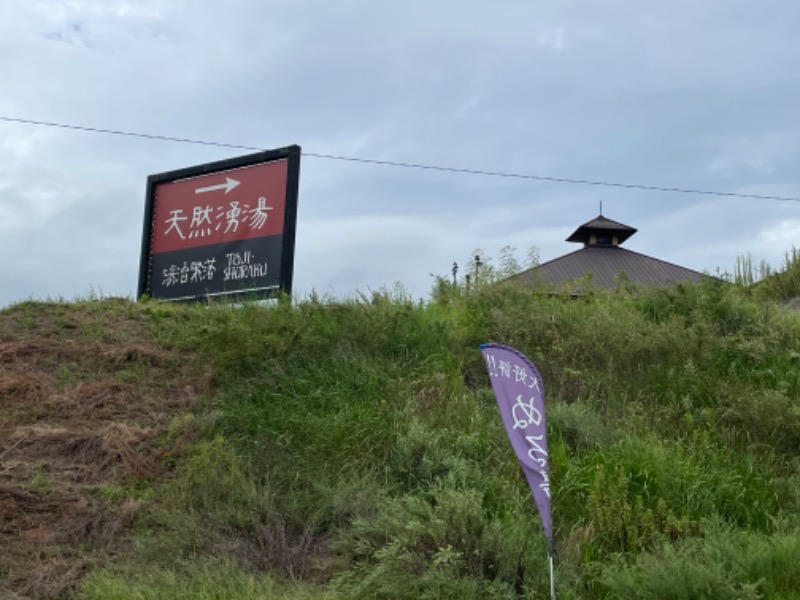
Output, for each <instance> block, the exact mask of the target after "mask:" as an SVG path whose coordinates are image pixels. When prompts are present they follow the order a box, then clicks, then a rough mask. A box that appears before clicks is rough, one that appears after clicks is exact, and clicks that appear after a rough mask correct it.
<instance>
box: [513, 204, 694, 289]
mask: <svg viewBox="0 0 800 600" xmlns="http://www.w3.org/2000/svg"><path fill="white" fill-rule="evenodd" d="M636 231H637V230H636V229H635V228H633V227H630V226H628V225H624V224H623V223H619V222H617V221H613V220H611V219H608V218H606V217H604V216H603V215H602V214H601V215H600V216H598V217H597V218H595V219H592V220H591V221H588V222H587V223H584V224H583V225H581V226H580V227H578V229H576V230H575V232H574V233H573V234H572V235H571V236H569V237H568V238H567V241H568V242H581V243H583V244H584V247H583V248H581V249H580V250H576V251H575V252H571V253H569V254H565V255H564V256H561V257H559V258H555V259H553V260H551V261H548V262H545V263H542V264H541V265H538V266H536V267H533V268H531V269H528V270H527V271H523V272H522V273H520V274H518V275H516V276H515V277H514V279H517V280H518V281H520V282H522V283H526V284H536V283H549V284H562V283H567V282H571V281H574V280H576V279H580V278H582V277H585V276H587V275H589V274H591V281H592V283H593V284H594V285H597V286H601V287H605V288H609V289H612V290H613V289H616V288H617V287H618V286H619V285H620V283H621V274H623V273H624V274H625V276H626V279H627V280H628V281H630V282H631V283H635V284H639V285H644V286H662V287H663V286H670V285H674V284H677V283H680V282H682V281H692V282H698V281H700V280H701V279H703V278H704V277H707V275H705V274H703V273H700V272H698V271H694V270H692V269H687V268H685V267H681V266H679V265H675V264H672V263H670V262H667V261H665V260H661V259H658V258H653V257H652V256H647V255H646V254H640V253H639V252H633V251H632V250H627V249H626V248H621V247H620V246H619V244H620V243H622V242H624V241H625V240H627V239H628V238H629V237H631V236H632V235H633V234H634V233H636ZM597 234H604V235H606V236H607V235H609V234H611V235H612V236H614V237H615V238H616V240H615V243H611V244H606V243H601V244H598V243H597V238H596V237H595V238H594V240H592V237H591V236H592V235H594V236H597Z"/></svg>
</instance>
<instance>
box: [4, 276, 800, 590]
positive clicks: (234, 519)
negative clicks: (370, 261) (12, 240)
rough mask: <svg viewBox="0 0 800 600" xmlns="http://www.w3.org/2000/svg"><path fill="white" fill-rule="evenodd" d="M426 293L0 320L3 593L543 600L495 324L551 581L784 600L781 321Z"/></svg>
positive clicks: (786, 396) (36, 311) (797, 384)
mask: <svg viewBox="0 0 800 600" xmlns="http://www.w3.org/2000/svg"><path fill="white" fill-rule="evenodd" d="M437 298H438V299H437V300H436V301H433V302H430V303H415V302H411V301H409V300H407V299H405V298H403V297H402V295H399V294H394V295H393V294H373V295H372V296H371V297H369V298H362V299H359V300H353V301H349V302H341V301H320V300H317V299H312V300H309V301H306V302H302V303H299V304H295V305H290V304H289V303H282V304H279V305H276V306H272V307H263V306H261V307H259V306H245V307H240V308H230V307H225V306H212V307H201V306H172V305H162V304H157V303H144V304H133V303H128V302H124V301H91V302H80V303H75V304H60V303H48V304H38V303H24V304H20V305H17V306H14V307H12V308H9V309H7V310H5V311H2V312H0V377H2V379H1V380H0V415H2V416H0V526H1V527H2V529H0V536H2V537H1V538H0V542H2V543H3V545H4V546H5V547H8V548H10V549H11V551H9V552H8V553H7V554H5V555H3V556H2V557H0V592H5V594H6V595H10V594H12V593H16V594H19V595H20V596H21V597H70V596H74V597H77V598H88V599H93V600H107V599H111V598H120V599H121V598H126V599H127V598H148V599H150V598H231V599H233V598H236V599H239V598H245V599H248V598H252V599H256V598H298V599H299V598H307V599H334V598H336V599H339V598H385V599H401V598H442V599H444V598H454V599H455V598H458V599H464V598H518V597H523V598H546V597H547V596H548V591H547V590H548V579H547V562H546V543H545V541H544V538H543V535H542V533H541V526H540V524H539V520H538V515H537V514H536V512H535V508H534V506H533V502H532V500H531V498H530V493H529V491H528V488H527V486H526V484H525V482H524V478H523V477H522V475H521V473H520V470H519V468H518V466H517V462H516V458H515V457H514V455H513V451H512V450H511V448H510V445H509V444H508V442H507V440H506V438H505V433H504V431H503V427H502V423H501V422H500V418H499V415H498V411H497V408H496V404H495V401H494V397H493V395H492V393H491V391H490V389H489V380H488V376H487V374H486V372H485V367H484V363H483V360H482V358H481V355H480V352H479V348H478V347H479V344H480V343H482V342H488V341H494V342H498V343H505V344H508V345H511V346H514V347H516V348H518V349H519V350H521V351H522V352H524V353H525V354H527V355H528V356H529V357H530V358H531V360H533V361H534V362H535V363H536V365H537V367H538V368H539V371H540V372H541V375H542V377H543V380H544V384H545V395H546V400H547V418H548V430H549V439H550V461H551V463H550V464H551V480H552V487H551V489H552V494H553V520H554V526H555V536H556V540H557V541H556V551H557V567H556V570H557V572H556V577H557V592H558V596H559V598H697V597H704V598H725V599H730V598H742V599H749V598H796V597H797V594H798V592H797V590H800V569H798V568H797V565H798V564H800V459H798V455H799V454H800V452H799V451H800V402H798V398H799V397H800V316H798V314H797V313H796V312H794V311H791V310H788V309H785V308H781V307H780V306H779V305H778V304H777V303H775V302H774V301H772V300H770V299H766V298H763V297H761V296H759V297H758V298H757V299H756V298H754V297H753V295H752V294H746V293H743V292H742V291H740V290H739V288H737V287H735V286H729V285H725V284H721V283H719V282H716V283H714V282H712V283H708V284H703V285H698V286H680V287H678V288H677V289H674V290H670V291H659V292H648V293H643V294H639V295H636V296H630V295H626V294H617V295H611V294H603V293H600V292H597V293H594V294H590V295H589V296H587V297H585V298H583V299H580V300H570V299H568V298H564V297H557V296H543V295H537V294H535V293H534V292H532V291H530V290H528V289H524V288H521V287H514V286H504V285H495V286H491V287H489V286H486V287H482V288H479V289H473V290H472V292H471V293H469V294H458V293H445V294H439V295H438V296H437ZM81 436H82V437H81ZM45 448H49V450H47V451H45V450H44V449H45ZM75 515H78V516H77V517H75V518H73V517H74V516H75Z"/></svg>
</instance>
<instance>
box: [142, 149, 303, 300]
mask: <svg viewBox="0 0 800 600" xmlns="http://www.w3.org/2000/svg"><path fill="white" fill-rule="evenodd" d="M300 156H301V148H300V146H298V145H291V146H286V147H284V148H277V149H274V150H264V151H262V152H257V153H255V154H248V155H245V156H238V157H235V158H230V159H225V160H220V161H215V162H210V163H205V164H201V165H195V166H192V167H186V168H183V169H177V170H174V171H167V172H164V173H157V174H154V175H149V176H148V177H147V191H146V195H145V210H144V226H143V233H142V249H141V257H140V261H139V284H138V286H137V294H136V296H137V298H143V297H145V296H147V297H150V298H154V299H159V300H164V301H169V302H198V301H208V300H209V299H211V298H227V299H231V300H239V299H265V298H271V297H275V296H280V295H283V294H286V295H291V293H292V283H293V279H294V252H295V238H296V230H297V198H298V191H299V184H300ZM279 160H286V162H287V167H286V168H287V171H286V195H285V198H284V215H283V233H282V243H281V251H280V278H279V283H278V286H277V287H275V286H271V287H261V288H248V289H246V290H231V291H220V292H211V293H205V294H200V295H191V296H185V297H183V296H182V297H177V298H159V297H158V296H153V295H152V286H151V281H152V262H153V256H152V252H151V248H152V242H153V231H154V219H155V204H156V188H157V187H158V186H159V185H161V184H164V183H170V182H173V181H178V180H182V179H191V178H195V177H199V176H204V175H213V174H215V173H222V172H226V171H231V170H234V169H242V168H246V167H252V166H257V165H260V164H265V163H269V162H275V161H279ZM256 239H259V238H256ZM201 248H202V246H201Z"/></svg>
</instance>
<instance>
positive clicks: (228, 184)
mask: <svg viewBox="0 0 800 600" xmlns="http://www.w3.org/2000/svg"><path fill="white" fill-rule="evenodd" d="M237 185H239V182H238V181H236V180H235V179H231V178H230V177H226V178H225V183H220V184H219V185H209V186H208V187H202V188H197V189H196V190H195V191H194V193H195V194H205V193H206V192H216V191H217V190H225V193H226V194H227V193H228V192H230V191H231V190H232V189H233V188H235V187H236V186H237Z"/></svg>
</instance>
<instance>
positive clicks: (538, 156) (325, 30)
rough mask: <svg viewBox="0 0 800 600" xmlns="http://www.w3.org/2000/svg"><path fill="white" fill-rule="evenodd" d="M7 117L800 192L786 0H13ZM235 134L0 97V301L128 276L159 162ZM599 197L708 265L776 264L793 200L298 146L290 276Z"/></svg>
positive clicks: (461, 242) (473, 242)
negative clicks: (148, 185) (741, 259)
mask: <svg viewBox="0 0 800 600" xmlns="http://www.w3.org/2000/svg"><path fill="white" fill-rule="evenodd" d="M0 14H2V15H3V19H2V20H0V89H2V92H1V93H0V117H9V118H18V119H31V120H40V121H50V122H58V123H64V124H71V125H80V126H87V127H95V128H105V129H117V130H124V131H130V132H140V133H145V134H151V135H164V136H172V137H179V138H193V139H200V140H208V141H217V142H227V143H231V144H240V145H246V146H254V147H259V148H265V149H267V148H277V147H282V146H286V145H289V144H299V145H301V146H302V147H303V150H304V151H306V152H310V153H324V154H334V155H342V156H349V157H361V158H368V159H378V160H388V161H400V162H407V163H423V164H430V165H444V166H452V167H459V168H466V169H477V170H484V171H503V172H511V173H520V174H529V175H539V176H548V177H560V178H574V179H585V180H600V181H609V182H621V183H631V184H644V185H651V186H663V187H679V188H696V189H702V190H713V191H720V192H733V193H741V194H759V195H773V196H783V197H795V198H800V169H799V168H798V164H799V163H800V108H798V107H800V38H798V35H797V31H798V26H800V3H798V2H797V1H796V0H761V1H759V2H755V1H743V0H706V1H704V2H697V1H696V0H691V1H689V0H674V1H672V2H659V3H655V2H647V3H644V2H637V1H633V0H617V1H613V0H610V1H606V2H601V3H598V2H571V1H566V0H559V1H557V2H556V1H551V2H531V1H519V0H500V1H498V2H494V3H489V2H477V1H472V0H459V1H451V0H435V1H431V0H428V1H425V2H422V1H419V0H404V1H402V2H401V1H399V0H391V1H390V0H385V1H376V0H341V1H337V0H281V1H274V0H269V1H266V0H265V1H256V0H226V1H225V2H221V1H220V2H210V1H205V0H192V1H189V0H185V1H167V0H131V1H121V0H86V1H82V0H69V1H58V0H49V1H37V0H26V1H25V2H19V1H17V0H0ZM246 153H247V152H244V151H237V150H233V149H226V148H215V147H208V146H199V145H190V144H180V143H174V142H164V141H153V140H146V139H137V138H132V137H122V136H113V135H102V134H97V133H88V132H79V131H72V130H66V129H57V128H50V127H43V126H35V125H29V124H21V123H14V122H8V121H0V256H2V265H1V266H0V306H2V305H5V304H8V303H10V302H14V301H19V300H24V299H28V298H36V299H44V298H58V297H62V298H73V297H83V296H86V295H88V294H90V293H92V292H94V293H96V294H100V295H104V296H106V295H122V296H129V297H133V295H134V294H135V290H136V283H137V278H138V269H139V253H140V245H141V236H142V220H143V219H142V217H143V211H144V194H145V182H146V178H147V175H149V174H151V173H161V172H164V171H169V170H172V169H177V168H182V167H187V166H191V165H195V164H199V163H205V162H209V161H213V160H219V159H223V158H230V157H233V156H237V155H240V154H246ZM600 200H602V201H603V208H604V210H603V212H604V214H605V215H606V216H607V217H609V218H612V219H615V220H617V221H621V222H623V223H625V224H627V225H630V226H633V227H636V228H638V229H639V233H637V234H636V235H635V236H634V237H633V238H631V239H630V240H629V241H628V242H626V247H627V248H629V249H631V250H636V251H638V252H643V253H645V254H649V255H652V256H656V257H658V258H662V259H664V260H668V261H670V262H674V263H677V264H680V265H683V266H686V267H689V268H692V269H696V270H700V271H703V270H707V271H709V272H716V270H717V269H718V268H719V269H720V271H721V272H725V271H732V270H733V267H734V265H735V262H736V257H737V256H739V255H744V254H746V253H750V254H752V255H753V257H754V258H755V259H757V260H760V259H764V260H767V261H769V262H771V263H773V264H774V265H777V264H779V263H780V261H781V259H782V257H783V255H784V252H786V251H787V250H789V249H791V247H792V245H793V244H794V245H797V244H798V240H800V202H793V201H778V200H754V199H744V198H735V197H715V196H710V195H700V194H676V193H665V192H657V191H645V190H640V189H638V190H637V189H622V188H610V187H596V186H587V185H570V184H565V183H554V182H546V181H536V180H530V179H513V178H498V177H486V176H477V175H466V174H456V173H447V172H440V171H428V170H419V169H403V168H395V167H389V166H377V165H367V164H359V163H352V162H345V161H336V160H328V159H322V158H315V157H310V156H305V157H304V158H303V160H302V165H301V178H300V198H299V214H298V229H297V248H296V259H295V291H296V292H298V293H300V294H305V293H308V292H309V291H310V290H311V289H316V290H317V291H318V292H320V293H323V294H325V293H329V294H335V295H337V296H347V295H352V294H353V293H354V291H355V290H357V289H358V290H364V291H366V290H368V289H376V288H379V287H381V286H384V285H386V286H391V285H392V284H393V283H394V282H400V283H402V284H403V285H404V286H405V287H406V288H407V289H408V290H410V291H411V292H412V293H413V294H414V295H415V296H417V297H424V296H426V295H427V293H428V291H429V289H430V287H431V277H430V276H429V273H437V274H447V273H449V270H450V266H451V265H452V263H453V261H454V260H455V261H458V262H459V263H461V264H463V263H464V261H466V260H467V259H468V257H469V256H470V255H471V253H472V250H473V249H475V248H482V249H483V250H484V251H485V252H486V253H487V254H488V255H489V256H495V257H496V256H497V255H498V254H499V252H500V249H501V248H503V247H504V246H507V245H511V246H515V247H517V248H519V257H520V258H522V256H523V255H524V253H525V250H526V249H527V248H528V247H529V246H536V247H538V248H539V251H540V255H541V259H542V261H546V260H549V259H552V258H555V257H557V256H560V255H562V254H565V253H567V252H570V251H572V250H575V249H577V247H576V246H574V245H572V244H568V243H566V242H565V241H564V239H565V238H566V237H567V236H568V235H569V234H570V233H572V231H573V230H574V229H575V228H576V227H577V226H578V225H580V224H581V223H583V222H585V221H588V220H590V219H592V218H594V217H595V216H596V215H597V213H598V203H599V201H600Z"/></svg>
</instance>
